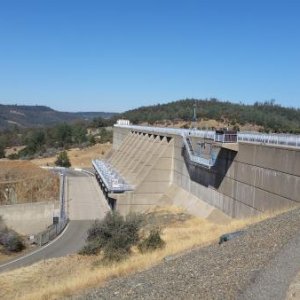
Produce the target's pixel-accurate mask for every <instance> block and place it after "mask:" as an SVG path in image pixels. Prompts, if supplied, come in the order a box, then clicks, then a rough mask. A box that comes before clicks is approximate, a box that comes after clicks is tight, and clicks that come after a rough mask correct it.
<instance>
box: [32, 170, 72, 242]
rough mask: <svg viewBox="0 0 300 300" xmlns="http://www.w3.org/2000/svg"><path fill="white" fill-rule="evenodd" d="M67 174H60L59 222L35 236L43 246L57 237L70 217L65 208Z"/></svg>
mask: <svg viewBox="0 0 300 300" xmlns="http://www.w3.org/2000/svg"><path fill="white" fill-rule="evenodd" d="M65 181H66V179H65V174H64V173H61V176H60V195H59V198H60V199H59V200H60V213H59V218H58V222H57V223H56V224H52V225H50V226H48V228H47V229H46V230H44V231H42V232H41V233H39V234H37V235H36V237H35V239H34V240H35V243H36V244H38V245H39V246H43V245H45V244H47V243H49V242H50V241H52V240H53V239H55V238H56V237H57V236H58V235H59V234H60V233H61V232H62V231H63V230H64V228H65V227H66V225H67V223H68V221H69V220H68V218H67V214H66V210H65Z"/></svg>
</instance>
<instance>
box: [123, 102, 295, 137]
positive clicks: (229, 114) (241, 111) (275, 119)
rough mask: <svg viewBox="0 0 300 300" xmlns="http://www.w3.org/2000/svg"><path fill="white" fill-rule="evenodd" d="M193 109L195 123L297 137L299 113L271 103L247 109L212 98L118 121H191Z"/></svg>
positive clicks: (145, 109) (151, 109)
mask: <svg viewBox="0 0 300 300" xmlns="http://www.w3.org/2000/svg"><path fill="white" fill-rule="evenodd" d="M195 105H196V113H197V119H214V120H217V121H223V122H224V121H226V122H229V123H230V125H232V126H234V125H236V124H239V125H245V124H246V123H250V124H254V125H259V126H261V127H262V128H263V129H262V130H263V131H265V132H287V133H300V109H296V108H288V107H283V106H281V105H279V104H276V103H275V101H274V100H270V101H265V102H261V103H260V102H256V103H254V104H253V105H246V104H242V103H231V102H228V101H227V102H223V101H219V100H218V99H215V98H212V99H205V100H199V99H185V100H179V101H174V102H170V103H167V104H157V105H152V106H145V107H140V108H137V109H133V110H129V111H127V112H125V113H123V114H122V115H121V117H123V118H125V119H129V120H131V122H133V123H134V124H139V123H141V122H148V123H149V124H154V123H155V122H157V121H164V120H171V121H174V120H183V121H191V120H192V117H193V109H194V106H195ZM119 117H120V116H119Z"/></svg>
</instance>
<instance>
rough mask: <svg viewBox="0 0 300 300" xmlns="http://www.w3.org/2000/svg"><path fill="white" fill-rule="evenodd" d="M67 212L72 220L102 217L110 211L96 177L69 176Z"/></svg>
mask: <svg viewBox="0 0 300 300" xmlns="http://www.w3.org/2000/svg"><path fill="white" fill-rule="evenodd" d="M67 197H68V207H67V213H68V215H69V218H70V220H96V219H101V218H103V216H104V215H105V214H106V212H107V211H109V207H108V205H107V202H106V200H105V198H104V196H103V194H102V192H101V190H100V188H99V186H98V183H97V181H96V179H95V178H94V177H91V176H86V175H84V174H83V176H76V177H75V176H68V177H67Z"/></svg>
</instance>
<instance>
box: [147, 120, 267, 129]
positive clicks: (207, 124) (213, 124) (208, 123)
mask: <svg viewBox="0 0 300 300" xmlns="http://www.w3.org/2000/svg"><path fill="white" fill-rule="evenodd" d="M144 125H147V124H144ZM155 125H156V126H166V127H175V128H181V127H184V126H187V127H188V128H190V127H191V126H192V122H191V121H188V122H187V121H159V122H156V123H155ZM236 125H237V126H238V127H239V128H240V130H242V131H259V130H260V129H263V127H262V126H258V125H253V124H250V123H246V124H244V125H241V124H236ZM196 127H198V128H208V129H211V128H226V127H229V128H232V127H233V126H232V125H231V124H230V122H229V121H228V120H225V121H224V122H221V121H216V120H213V119H207V120H206V119H201V120H198V121H197V122H196Z"/></svg>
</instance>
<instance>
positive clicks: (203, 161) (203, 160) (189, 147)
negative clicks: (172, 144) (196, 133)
mask: <svg viewBox="0 0 300 300" xmlns="http://www.w3.org/2000/svg"><path fill="white" fill-rule="evenodd" d="M182 138H183V144H184V146H185V149H186V150H187V153H188V156H189V159H190V161H192V162H194V163H196V164H200V165H202V166H204V167H206V168H211V167H212V166H214V164H215V160H214V159H212V158H211V159H206V158H203V157H201V156H198V155H194V151H193V148H192V145H191V142H189V139H188V137H186V136H182Z"/></svg>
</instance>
